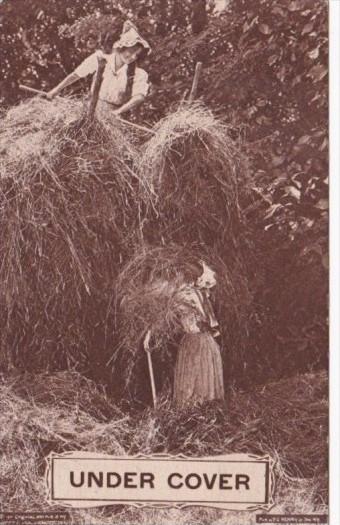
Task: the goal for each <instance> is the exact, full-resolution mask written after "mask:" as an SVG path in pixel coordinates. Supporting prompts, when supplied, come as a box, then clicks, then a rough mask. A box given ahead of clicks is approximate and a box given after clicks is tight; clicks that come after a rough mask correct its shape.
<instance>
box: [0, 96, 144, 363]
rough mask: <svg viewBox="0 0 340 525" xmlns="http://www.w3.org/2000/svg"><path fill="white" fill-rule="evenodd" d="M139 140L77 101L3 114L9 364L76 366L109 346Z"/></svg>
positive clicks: (2, 225)
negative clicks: (90, 114)
mask: <svg viewBox="0 0 340 525" xmlns="http://www.w3.org/2000/svg"><path fill="white" fill-rule="evenodd" d="M134 141H135V137H132V136H130V135H129V133H128V131H127V130H126V129H125V128H123V127H122V124H118V123H117V122H116V121H114V120H113V119H109V118H106V117H105V116H101V117H100V120H95V121H93V122H89V121H87V120H86V119H85V120H84V118H83V105H82V103H81V102H75V101H74V100H72V99H65V98H64V99H56V100H55V101H54V102H53V103H51V102H48V101H45V100H43V99H38V98H36V99H32V100H30V101H29V102H26V103H24V104H21V105H20V106H19V107H16V108H14V109H12V110H10V111H9V112H8V113H7V115H6V116H5V118H4V119H3V121H2V123H1V127H0V153H1V154H0V170H1V178H0V229H1V245H0V261H1V262H0V305H1V312H2V313H1V321H0V322H1V327H0V331H1V350H2V355H3V354H4V353H5V352H6V351H7V349H8V348H10V349H11V350H13V351H14V353H15V355H13V354H12V356H11V358H10V359H9V360H10V362H12V363H13V362H14V364H20V363H21V364H22V363H23V364H25V366H26V367H30V366H32V368H33V369H34V368H36V367H37V366H46V365H49V366H59V365H60V366H65V365H67V366H70V365H75V364H77V363H79V362H83V363H86V362H87V361H88V357H89V356H88V354H89V352H90V351H92V350H93V348H95V349H96V351H97V352H101V351H102V346H103V345H105V340H104V339H105V335H106V334H111V333H112V330H111V329H110V327H109V326H108V324H109V323H110V322H111V321H110V317H112V316H111V311H110V304H111V294H112V284H113V281H114V279H115V276H116V274H117V268H118V266H119V264H120V263H121V261H122V260H124V258H125V257H126V254H127V253H128V251H129V250H130V248H131V245H133V243H134V241H133V240H132V237H133V233H131V232H134V231H135V229H136V223H137V222H138V213H136V212H135V207H136V204H135V203H136V200H137V198H136V195H137V193H138V191H139V190H138V186H139V184H138V181H137V176H136V175H135V174H134V172H133V171H132V169H131V165H132V161H133V158H134V155H135V146H134ZM98 337H99V339H96V338H98ZM96 347H97V348H96ZM19 354H20V359H16V357H17V356H19ZM94 357H95V359H96V356H94Z"/></svg>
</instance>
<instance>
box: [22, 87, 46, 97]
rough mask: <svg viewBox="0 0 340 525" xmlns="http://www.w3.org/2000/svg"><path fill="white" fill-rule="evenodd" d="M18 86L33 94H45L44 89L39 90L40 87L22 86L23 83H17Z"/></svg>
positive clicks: (44, 95)
mask: <svg viewBox="0 0 340 525" xmlns="http://www.w3.org/2000/svg"><path fill="white" fill-rule="evenodd" d="M19 88H20V89H23V90H24V91H28V92H29V93H34V95H41V96H43V97H46V95H47V93H46V92H45V91H41V90H40V89H34V88H32V87H29V86H24V85H23V84H19Z"/></svg>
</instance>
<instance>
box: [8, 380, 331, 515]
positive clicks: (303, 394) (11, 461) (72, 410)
mask: <svg viewBox="0 0 340 525" xmlns="http://www.w3.org/2000/svg"><path fill="white" fill-rule="evenodd" d="M44 383H46V384H47V388H46V389H44V388H43V385H44ZM37 385H38V386H37ZM61 386H62V387H61ZM47 390H48V392H47ZM65 392H69V393H71V392H73V393H72V395H70V397H69V399H67V396H66V395H65ZM91 397H92V398H93V400H94V401H93V404H92V406H90V399H91ZM81 400H88V402H89V405H88V407H86V406H85V404H84V403H83V404H81V403H80V402H81ZM98 407H100V410H97V409H98ZM327 424H328V407H327V374H326V373H324V372H321V373H318V374H305V375H299V376H296V377H293V378H288V379H285V380H282V381H278V382H273V383H270V384H267V385H265V386H260V387H258V388H257V389H256V390H251V391H248V392H240V391H235V392H234V393H233V395H232V396H231V399H230V401H229V404H228V406H227V407H225V406H223V405H221V404H218V403H207V404H205V405H203V406H201V407H195V408H191V409H186V410H183V411H181V412H178V411H174V410H172V409H171V408H169V405H168V401H164V402H162V403H161V404H160V407H159V409H158V410H156V411H155V410H151V409H150V410H146V411H143V412H135V413H133V412H131V413H130V414H129V416H127V415H124V413H123V412H122V411H121V410H120V409H119V408H118V407H116V406H115V405H114V404H113V403H112V402H111V401H110V400H109V399H108V398H107V397H106V395H105V393H104V392H103V391H102V390H101V389H98V388H97V387H96V386H95V385H94V384H93V383H92V382H90V381H88V380H86V379H85V378H82V377H81V376H79V375H78V374H74V373H59V374H57V375H54V376H53V375H52V376H50V377H48V376H46V375H45V374H44V375H42V376H34V377H17V378H14V379H6V381H3V382H2V383H1V384H0V448H1V451H2V455H1V459H0V500H1V502H2V504H3V507H4V508H5V509H6V510H11V509H12V510H14V509H16V510H18V509H20V508H22V509H23V510H25V511H27V510H38V509H43V508H45V507H46V503H45V490H44V482H43V475H44V469H45V461H44V457H46V456H47V455H48V454H49V452H51V451H55V452H63V451H70V450H90V451H93V452H99V453H107V454H117V455H125V454H128V455H132V454H138V453H141V454H151V453H157V452H159V453H169V454H178V453H182V454H183V453H184V454H186V455H187V456H189V457H201V456H206V455H214V454H216V455H218V454H227V453H234V452H244V453H255V454H260V455H262V454H270V455H271V456H272V457H273V458H274V459H275V460H276V461H277V463H276V467H275V475H276V492H275V495H274V498H275V501H276V502H277V505H278V506H277V507H275V508H274V509H273V512H274V513H275V511H283V512H284V511H287V512H291V513H292V509H294V510H296V511H297V512H298V511H301V512H307V513H311V512H316V511H317V509H318V505H319V509H321V507H320V505H321V506H322V505H323V506H324V507H323V510H322V512H325V506H326V504H327ZM286 506H287V508H286ZM288 506H290V511H288ZM150 512H151V511H150ZM150 512H146V510H145V509H143V510H135V509H131V508H130V507H127V506H126V507H118V508H116V507H107V508H105V509H94V510H91V511H87V510H84V511H81V510H80V511H74V512H72V516H73V518H72V519H73V520H74V523H77V525H80V524H81V523H86V521H85V518H87V520H88V521H87V523H112V514H113V513H114V514H115V521H116V522H117V523H125V522H127V523H140V522H143V521H142V520H143V519H145V523H154V524H157V523H163V520H164V523H171V519H170V517H171V516H173V515H172V514H171V512H172V511H171V510H170V509H166V510H163V511H160V510H154V511H152V512H153V513H152V515H151V514H150ZM200 512H201V509H200ZM116 514H117V515H116ZM212 515H213V516H214V520H217V517H218V516H219V518H220V520H221V521H216V523H225V522H226V521H228V520H226V519H225V520H224V521H223V519H222V518H223V517H225V518H226V515H227V513H222V512H221V511H216V510H213V509H211V510H209V511H208V510H207V515H206V516H205V518H204V519H203V518H202V516H203V515H202V514H200V516H201V520H198V521H197V522H198V523H209V522H211V521H212V520H211V517H212ZM90 516H91V519H90ZM183 516H184V515H183ZM185 516H186V517H187V520H188V521H187V522H185V523H192V521H190V516H189V515H187V514H185ZM230 516H231V517H232V516H233V517H234V518H235V513H231V514H230ZM228 518H229V514H228ZM234 518H233V519H234ZM247 518H248V521H244V522H243V521H241V522H240V523H252V519H253V515H248V514H247ZM110 520H111V521H110ZM148 520H149V521H148ZM194 522H196V521H195V520H194ZM232 523H233V522H232ZM235 523H238V522H237V521H236V522H235Z"/></svg>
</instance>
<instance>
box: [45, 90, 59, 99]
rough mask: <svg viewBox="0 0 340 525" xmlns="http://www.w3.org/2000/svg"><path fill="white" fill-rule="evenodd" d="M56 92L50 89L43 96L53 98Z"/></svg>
mask: <svg viewBox="0 0 340 525" xmlns="http://www.w3.org/2000/svg"><path fill="white" fill-rule="evenodd" d="M57 94H58V93H57V92H56V91H55V90H54V89H51V91H48V92H47V93H46V95H45V97H46V98H47V100H53V99H54V97H56V96H57Z"/></svg>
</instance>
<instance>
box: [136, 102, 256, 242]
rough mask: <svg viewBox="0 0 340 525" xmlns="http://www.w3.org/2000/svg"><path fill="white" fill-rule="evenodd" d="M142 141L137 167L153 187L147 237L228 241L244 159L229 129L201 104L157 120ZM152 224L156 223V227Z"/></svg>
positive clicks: (236, 215) (236, 218) (236, 213)
mask: <svg viewBox="0 0 340 525" xmlns="http://www.w3.org/2000/svg"><path fill="white" fill-rule="evenodd" d="M154 131H155V134H154V136H153V137H152V138H151V139H150V140H149V141H148V142H147V143H146V144H145V145H144V147H143V149H142V155H141V159H140V163H139V170H140V172H141V173H144V174H145V176H146V177H148V179H149V182H150V185H152V186H153V189H154V206H155V214H154V221H153V222H152V221H151V224H150V225H149V228H147V227H145V231H146V235H147V236H148V238H149V239H154V238H155V231H156V233H157V234H158V239H159V238H161V237H162V238H163V239H164V240H165V241H168V240H171V241H175V242H183V241H188V240H189V241H191V242H192V241H196V242H201V243H203V244H206V245H210V246H215V245H216V244H218V245H223V244H224V243H225V242H228V243H229V245H230V243H233V241H234V233H233V232H234V230H235V228H236V225H237V223H238V222H239V218H240V217H239V211H240V210H239V204H238V179H241V178H242V184H244V178H245V174H246V170H245V165H244V159H243V157H242V155H241V153H240V151H239V149H238V148H237V147H236V144H235V142H234V141H233V140H232V139H231V137H230V130H229V128H228V127H227V126H225V125H224V124H223V123H222V122H220V121H219V120H217V119H216V118H215V117H214V115H213V114H212V112H211V111H209V110H208V109H206V108H205V107H203V106H202V105H200V104H193V105H184V106H181V107H180V108H179V109H178V110H177V111H175V112H174V113H170V114H169V115H168V116H166V117H165V118H164V119H162V120H161V121H160V122H159V123H158V124H157V125H156V126H155V128H154ZM156 224H157V227H156V226H155V225H156Z"/></svg>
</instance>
